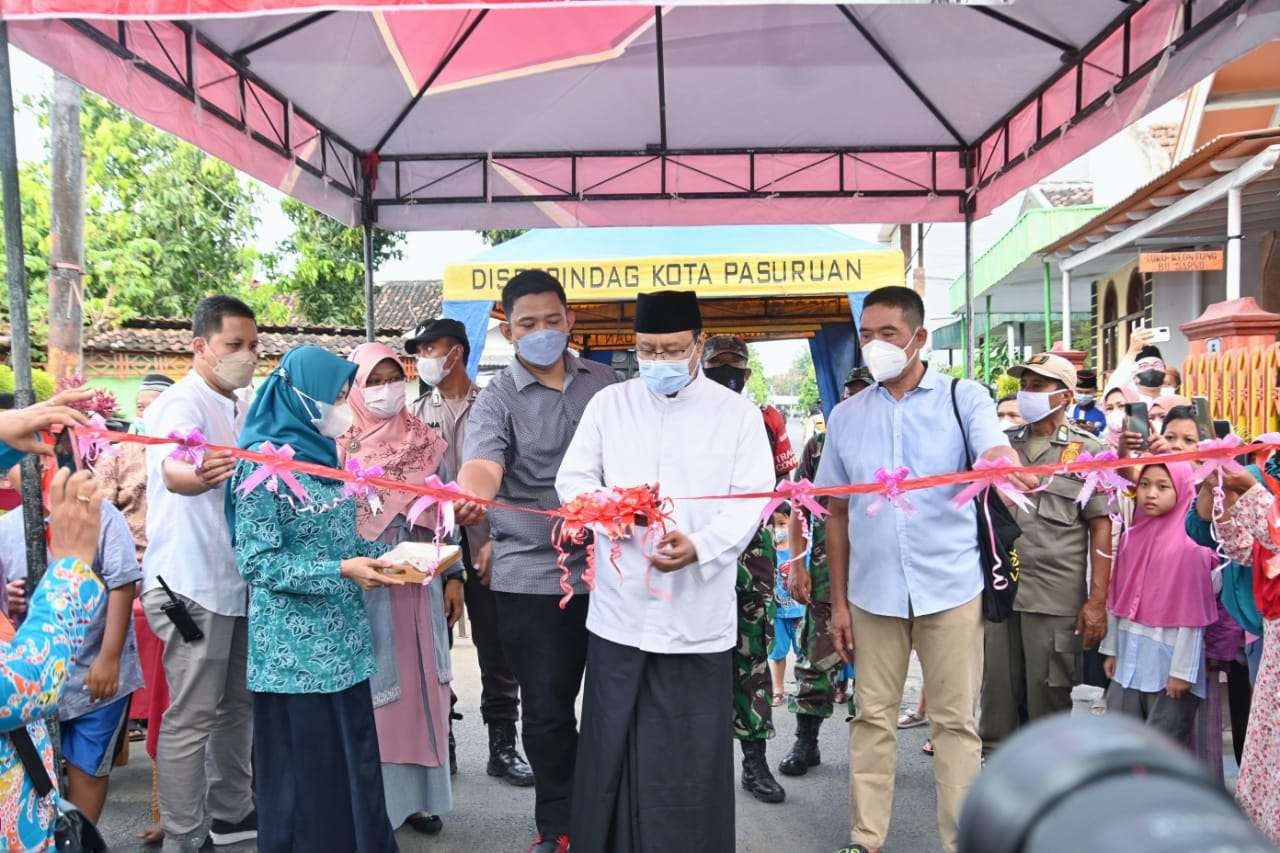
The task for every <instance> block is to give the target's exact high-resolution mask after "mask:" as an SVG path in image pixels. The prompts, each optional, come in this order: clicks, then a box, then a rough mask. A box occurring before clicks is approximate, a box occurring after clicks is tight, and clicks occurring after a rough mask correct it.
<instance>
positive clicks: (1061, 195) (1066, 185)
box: [1036, 181, 1093, 207]
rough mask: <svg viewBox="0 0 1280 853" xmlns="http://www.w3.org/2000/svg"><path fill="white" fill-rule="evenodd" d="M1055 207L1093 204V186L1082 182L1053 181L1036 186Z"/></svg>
mask: <svg viewBox="0 0 1280 853" xmlns="http://www.w3.org/2000/svg"><path fill="white" fill-rule="evenodd" d="M1036 187H1037V189H1039V190H1040V192H1042V193H1044V197H1045V198H1047V199H1048V200H1049V203H1050V204H1051V205H1053V206H1054V207H1071V206H1073V205H1078V204H1093V184H1091V183H1088V182H1080V181H1053V182H1045V183H1041V184H1037V185H1036Z"/></svg>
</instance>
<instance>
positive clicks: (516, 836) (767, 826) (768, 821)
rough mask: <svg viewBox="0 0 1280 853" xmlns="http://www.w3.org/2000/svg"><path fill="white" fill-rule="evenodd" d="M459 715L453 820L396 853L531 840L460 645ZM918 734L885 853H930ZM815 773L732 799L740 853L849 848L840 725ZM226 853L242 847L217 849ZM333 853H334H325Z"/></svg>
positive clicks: (125, 824)
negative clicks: (772, 792)
mask: <svg viewBox="0 0 1280 853" xmlns="http://www.w3.org/2000/svg"><path fill="white" fill-rule="evenodd" d="M454 655H455V666H454V672H455V674H456V676H457V678H458V681H457V683H456V685H455V687H456V690H457V692H458V697H459V702H458V709H459V710H460V711H461V712H462V713H463V714H464V715H465V719H464V720H462V721H461V722H459V723H457V724H455V732H456V734H457V738H458V763H459V765H460V768H459V773H458V775H457V776H455V777H454V812H453V814H452V815H448V816H446V817H445V819H444V821H445V827H444V832H443V833H442V834H441V835H438V836H435V837H434V838H429V837H425V836H421V835H417V834H415V833H414V832H413V831H412V830H409V829H404V830H401V831H400V833H399V834H398V839H399V842H400V849H401V850H404V851H438V853H446V851H447V853H522V851H524V850H525V849H526V848H527V846H528V844H529V842H530V840H531V839H532V836H533V833H534V827H533V790H532V789H523V790H522V789H517V788H512V787H510V786H509V785H506V784H504V783H502V782H499V781H497V780H495V779H490V778H489V777H488V776H486V775H485V773H484V763H485V760H486V758H487V755H488V741H487V735H486V732H485V729H484V726H483V725H482V724H481V721H480V711H479V701H480V679H479V671H478V669H477V667H476V664H475V651H474V648H473V647H472V646H471V645H470V644H469V643H468V642H466V641H461V642H460V643H459V644H458V645H457V646H456V647H455V649H454ZM907 689H908V694H909V697H910V700H909V701H912V702H914V701H915V696H916V695H917V694H918V690H919V678H918V675H917V674H916V673H915V672H913V674H912V677H910V678H909V679H908V687H907ZM777 710H780V711H782V713H779V714H778V715H777V717H776V724H777V728H778V736H777V737H776V738H775V739H774V740H772V741H771V742H770V744H769V760H770V764H771V765H773V766H774V767H775V768H776V766H777V763H778V761H780V760H781V758H782V756H783V754H784V753H785V751H786V749H787V747H788V746H789V745H790V743H791V738H792V736H793V735H794V732H795V718H794V717H793V716H792V715H791V714H789V713H786V709H785V707H784V708H782V709H777ZM925 737H926V730H925V729H913V730H911V731H908V732H905V733H904V734H903V737H902V739H901V746H900V753H899V762H898V781H897V794H896V801H895V807H894V816H893V827H892V830H891V832H890V837H889V847H890V849H891V850H893V851H894V853H931V851H936V850H938V849H939V847H938V833H937V829H936V822H935V819H934V794H933V776H932V768H931V764H930V762H931V759H929V758H928V757H927V756H925V755H923V754H922V753H921V752H920V746H921V744H922V743H923V742H924V739H925ZM133 746H134V747H135V748H134V750H133V753H132V754H133V760H132V761H131V762H130V764H129V765H128V766H127V767H122V768H118V769H117V770H116V771H115V773H114V774H113V775H112V777H111V796H110V798H109V802H108V804H107V809H106V812H105V813H104V815H103V820H102V829H103V831H104V834H105V836H106V840H107V843H108V844H110V845H111V847H112V849H113V850H137V849H140V845H139V844H138V842H137V840H136V835H137V833H138V832H139V831H141V829H142V828H143V826H144V825H145V824H146V822H147V820H148V815H149V811H150V805H149V804H150V780H151V775H150V774H151V770H150V765H149V763H148V762H147V759H146V753H145V752H144V751H143V750H142V748H141V747H142V744H140V743H139V744H134V745H133ZM821 746H822V755H823V763H822V766H820V767H818V768H815V769H814V770H812V771H810V773H809V775H807V776H805V777H803V778H801V779H786V778H785V777H780V778H782V782H783V784H784V786H785V787H786V789H787V801H786V802H785V803H783V804H781V805H766V804H764V803H759V802H757V801H755V800H754V799H752V798H751V797H750V796H749V795H747V794H746V793H745V792H744V791H742V790H739V791H738V808H737V837H738V848H737V849H738V850H739V851H741V853H778V851H785V853H830V851H833V850H835V849H837V848H839V847H840V846H842V845H843V844H844V843H845V839H847V838H848V791H849V786H848V772H849V759H848V726H847V725H846V724H845V723H844V722H843V718H840V719H833V720H831V721H828V722H827V724H825V725H824V726H823V729H822V740H821ZM141 849H145V848H141ZM222 849H224V850H226V851H234V853H247V851H252V850H253V847H252V846H250V845H242V846H238V847H234V848H222ZM334 853H338V852H337V851H334Z"/></svg>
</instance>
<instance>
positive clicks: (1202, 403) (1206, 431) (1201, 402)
mask: <svg viewBox="0 0 1280 853" xmlns="http://www.w3.org/2000/svg"><path fill="white" fill-rule="evenodd" d="M1191 405H1193V406H1194V407H1195V410H1196V428H1197V429H1198V430H1199V432H1200V440H1201V441H1208V440H1209V439H1211V438H1213V418H1212V417H1211V416H1210V415H1209V398H1208V397H1192V398H1191Z"/></svg>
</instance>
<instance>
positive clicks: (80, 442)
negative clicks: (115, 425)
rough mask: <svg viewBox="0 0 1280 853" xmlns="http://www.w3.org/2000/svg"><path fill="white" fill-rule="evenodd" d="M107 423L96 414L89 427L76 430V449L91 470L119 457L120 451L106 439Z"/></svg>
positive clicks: (90, 417) (92, 417)
mask: <svg viewBox="0 0 1280 853" xmlns="http://www.w3.org/2000/svg"><path fill="white" fill-rule="evenodd" d="M106 433H107V422H106V421H105V420H103V419H102V415H99V414H97V413H96V412H95V413H94V414H92V415H90V416H89V425H88V426H84V427H80V428H79V429H77V430H76V449H77V451H78V452H79V453H80V458H81V459H83V460H84V461H85V464H86V465H88V466H89V467H90V468H92V467H93V466H94V464H96V463H97V462H98V461H100V460H102V459H107V458H109V457H111V456H118V455H119V454H120V451H119V450H117V449H116V448H115V447H114V446H112V444H111V441H110V440H109V439H108V438H107V437H106Z"/></svg>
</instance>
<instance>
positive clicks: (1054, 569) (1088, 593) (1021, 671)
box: [979, 353, 1111, 751]
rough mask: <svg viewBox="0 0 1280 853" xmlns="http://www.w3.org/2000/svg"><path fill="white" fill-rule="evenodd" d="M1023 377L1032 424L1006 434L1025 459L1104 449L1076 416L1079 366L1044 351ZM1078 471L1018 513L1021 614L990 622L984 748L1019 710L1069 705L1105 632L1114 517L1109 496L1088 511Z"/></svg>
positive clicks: (1010, 727)
mask: <svg viewBox="0 0 1280 853" xmlns="http://www.w3.org/2000/svg"><path fill="white" fill-rule="evenodd" d="M1009 375H1010V376H1012V377H1014V378H1015V379H1018V380H1020V382H1021V384H1022V390H1021V391H1020V392H1019V394H1018V409H1019V411H1020V412H1021V414H1022V417H1023V419H1024V420H1025V421H1026V423H1025V424H1024V425H1022V426H1018V427H1013V428H1011V429H1009V430H1008V431H1007V434H1008V436H1009V441H1010V443H1011V444H1012V445H1013V448H1014V450H1016V451H1017V452H1018V456H1019V458H1020V459H1021V461H1022V463H1023V464H1024V465H1028V466H1032V465H1057V464H1062V463H1069V462H1072V461H1074V460H1075V459H1076V458H1077V457H1079V456H1080V455H1081V454H1082V453H1085V452H1088V453H1092V454H1097V453H1098V452H1100V451H1102V450H1103V449H1104V445H1103V444H1102V443H1101V442H1099V441H1098V440H1097V439H1096V438H1095V437H1094V436H1093V435H1092V434H1091V433H1089V432H1088V431H1086V430H1084V429H1081V428H1080V427H1079V426H1077V425H1076V424H1074V423H1072V422H1070V420H1069V418H1068V412H1069V411H1070V410H1071V409H1072V404H1073V403H1074V398H1075V388H1076V387H1077V385H1076V382H1077V378H1076V369H1075V367H1074V366H1072V364H1071V362H1069V361H1067V360H1066V359H1065V358H1062V357H1061V356H1058V355H1053V354H1050V353H1042V354H1040V355H1037V356H1034V357H1032V358H1031V359H1030V360H1029V361H1028V362H1027V363H1026V364H1022V365H1018V366H1016V367H1011V368H1010V369H1009ZM1082 487H1083V481H1082V479H1081V478H1080V477H1077V476H1073V475H1065V474H1054V475H1052V476H1050V477H1047V478H1042V484H1041V489H1040V490H1039V491H1037V492H1034V493H1031V494H1029V495H1028V496H1027V497H1028V498H1029V499H1030V501H1031V502H1032V504H1033V509H1032V511H1031V512H1029V513H1027V512H1021V511H1019V512H1018V513H1017V516H1016V517H1017V520H1018V523H1019V525H1021V527H1022V536H1021V538H1019V539H1018V541H1017V543H1016V545H1015V547H1016V551H1017V555H1018V559H1019V564H1020V576H1019V578H1018V593H1017V598H1016V599H1015V601H1014V613H1013V614H1012V615H1011V616H1010V617H1009V619H1007V620H1006V621H1004V622H1000V623H992V622H988V623H987V625H986V668H985V671H984V674H983V679H982V714H981V716H980V717H979V733H980V734H981V735H982V741H983V749H984V751H990V750H992V749H994V748H995V747H996V746H997V745H998V744H999V743H1000V742H1001V741H1002V740H1003V739H1004V738H1006V737H1008V736H1009V735H1011V734H1013V732H1014V730H1015V729H1016V728H1017V727H1018V725H1019V723H1020V720H1019V709H1020V708H1023V707H1025V709H1026V712H1027V716H1028V717H1029V718H1030V720H1032V721H1034V720H1036V719H1038V718H1040V717H1044V716H1047V715H1049V714H1052V713H1055V712H1057V711H1068V710H1070V708H1071V688H1072V687H1073V686H1075V685H1076V684H1079V683H1080V682H1081V676H1082V672H1081V669H1082V665H1081V655H1082V653H1083V651H1084V650H1085V649H1087V648H1092V647H1095V646H1097V644H1098V643H1099V642H1100V641H1101V640H1102V637H1103V635H1104V634H1106V630H1107V606H1106V602H1107V589H1108V587H1109V585H1110V580H1111V557H1110V553H1111V519H1110V516H1109V513H1108V509H1107V498H1106V496H1105V495H1103V494H1094V495H1093V496H1092V497H1091V498H1090V499H1089V500H1088V501H1087V502H1086V503H1085V504H1084V506H1083V507H1082V506H1081V505H1080V504H1079V503H1078V502H1077V499H1078V498H1079V496H1080V490H1081V488H1082Z"/></svg>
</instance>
